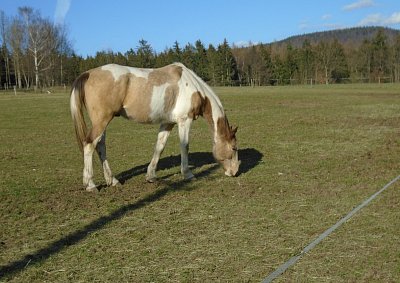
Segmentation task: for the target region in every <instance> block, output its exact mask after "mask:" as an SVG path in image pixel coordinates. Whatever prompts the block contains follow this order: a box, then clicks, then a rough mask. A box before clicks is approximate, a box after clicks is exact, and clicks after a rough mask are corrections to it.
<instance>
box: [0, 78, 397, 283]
mask: <svg viewBox="0 0 400 283" xmlns="http://www.w3.org/2000/svg"><path fill="white" fill-rule="evenodd" d="M216 92H217V93H218V94H219V96H220V97H221V100H222V103H223V105H224V106H225V109H226V112H227V115H228V118H229V120H230V122H231V124H236V125H238V126H239V131H238V135H237V136H238V142H239V147H240V152H239V157H240V159H242V169H241V174H240V176H239V177H237V178H228V177H225V176H224V175H223V171H222V169H221V168H219V167H218V166H217V165H216V164H215V163H214V162H213V160H212V156H211V153H210V151H211V136H210V132H209V129H208V127H207V125H206V123H205V122H204V120H202V119H199V120H198V121H196V122H195V123H194V124H193V129H192V132H191V143H190V152H191V155H190V156H189V159H190V162H189V163H190V164H192V167H193V172H194V173H195V175H196V177H197V179H196V180H194V181H192V182H183V181H182V180H181V176H180V168H179V145H178V137H177V129H174V130H173V134H172V135H171V137H170V140H169V142H168V145H167V148H166V150H165V152H164V154H163V159H162V160H161V162H160V167H161V168H160V170H159V171H158V176H159V177H160V180H159V181H158V182H156V183H154V184H149V183H146V182H145V176H144V175H145V170H146V169H145V168H146V166H147V163H148V162H149V161H150V158H151V156H152V153H153V146H154V142H155V140H156V133H157V129H158V126H145V125H138V124H135V123H129V122H127V121H125V120H123V119H121V118H116V119H114V120H113V121H112V123H111V124H110V126H109V128H108V132H107V139H108V141H107V143H108V148H107V149H108V157H109V161H110V165H111V168H112V169H113V171H114V172H115V174H116V175H117V177H119V178H120V179H121V180H122V181H123V182H124V184H123V186H121V187H117V188H107V187H103V188H102V189H101V191H100V193H98V194H93V193H87V192H85V191H84V189H83V187H82V185H81V182H82V181H81V179H82V166H83V164H82V160H81V154H80V152H79V150H78V147H77V144H76V141H75V137H74V135H73V129H72V122H71V118H70V114H69V95H68V94H67V93H62V92H60V93H52V94H18V95H17V96H14V95H13V94H12V93H11V92H10V93H3V92H0V106H1V111H0V160H2V162H1V165H0V172H1V178H0V282H6V281H7V282H8V281H10V282H66V281H69V282H220V281H222V282H260V281H261V280H262V279H264V278H265V277H266V276H267V275H268V274H269V273H271V272H272V271H274V270H275V269H276V268H277V267H278V266H279V265H280V264H282V263H283V262H285V261H286V260H287V259H288V258H290V257H291V256H293V255H295V254H297V253H298V252H299V251H301V250H302V249H303V248H304V246H306V245H307V244H308V243H309V242H310V241H312V240H314V239H315V238H316V237H317V236H318V235H319V234H321V233H322V232H323V231H325V230H326V229H327V228H329V227H330V226H332V225H333V224H334V223H336V222H337V221H338V220H339V219H341V218H342V217H343V216H344V215H346V214H347V213H348V212H349V211H350V210H352V209H353V208H354V207H355V206H357V205H358V204H359V203H361V202H362V201H364V200H365V199H366V198H367V197H369V196H370V195H372V194H373V193H374V192H376V191H377V190H378V189H380V188H382V187H383V186H384V185H385V184H386V183H388V182H389V181H390V180H392V179H393V178H394V177H396V176H397V175H399V173H400V85H393V84H387V85H370V84H364V85H336V86H316V87H309V86H308V87H266V88H216ZM95 181H97V183H98V184H104V180H103V177H102V172H101V170H100V164H99V161H98V160H97V158H96V159H95ZM399 189H400V183H396V184H394V185H393V186H392V187H391V188H389V189H388V190H387V191H386V192H385V193H383V194H382V195H380V196H379V197H378V198H377V199H376V200H375V201H373V202H372V203H371V204H370V205H369V206H367V207H366V208H365V209H363V210H361V211H360V212H359V213H358V214H357V215H355V216H354V217H353V218H352V219H351V220H350V221H348V222H347V223H346V224H345V225H343V226H342V227H341V228H340V229H338V230H337V231H336V232H335V233H333V234H332V235H330V236H329V237H328V238H327V239H326V240H325V241H323V242H322V243H321V244H320V245H318V246H317V247H316V248H315V249H313V250H312V251H311V252H310V253H309V254H306V255H305V256H304V257H303V258H302V259H301V260H300V261H299V262H298V263H297V264H296V265H295V266H293V267H292V268H290V269H289V270H288V271H287V272H285V273H284V274H283V275H282V276H281V277H279V278H278V280H277V282H347V281H352V282H353V281H364V282H371V281H374V282H399V281H400V248H399V242H400V225H399V219H400V209H399V207H400V190H399Z"/></svg>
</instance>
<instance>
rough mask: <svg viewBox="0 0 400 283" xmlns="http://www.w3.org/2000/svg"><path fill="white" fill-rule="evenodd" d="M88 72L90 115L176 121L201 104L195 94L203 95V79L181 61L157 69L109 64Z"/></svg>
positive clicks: (147, 120)
mask: <svg viewBox="0 0 400 283" xmlns="http://www.w3.org/2000/svg"><path fill="white" fill-rule="evenodd" d="M87 73H88V74H89V77H88V79H87V81H86V84H85V93H86V97H85V103H86V104H87V105H90V107H89V108H88V111H89V115H90V112H91V111H92V112H93V111H95V112H101V111H103V112H106V113H107V115H111V114H112V115H115V116H118V115H122V116H124V117H125V118H128V119H132V120H135V121H137V122H140V123H176V122H177V121H178V120H179V119H180V118H182V117H185V116H188V115H189V114H190V113H191V111H192V108H196V109H198V108H199V107H200V106H199V105H197V104H198V103H201V101H202V100H199V99H198V97H197V95H201V96H202V97H203V98H204V96H205V93H204V89H203V87H201V84H202V83H204V82H202V81H199V80H198V77H195V76H193V74H192V72H191V71H190V70H189V69H187V68H186V67H185V66H184V65H183V64H180V63H174V64H171V65H167V66H165V67H162V68H158V69H144V68H134V67H128V66H122V65H117V64H108V65H104V66H101V67H98V68H95V69H92V70H90V71H88V72H87ZM204 84H205V83H204ZM193 94H196V97H195V99H192V97H193ZM199 101H200V102H199ZM194 103H195V104H196V105H193V104H194ZM93 109H94V110H93ZM90 116H93V115H90Z"/></svg>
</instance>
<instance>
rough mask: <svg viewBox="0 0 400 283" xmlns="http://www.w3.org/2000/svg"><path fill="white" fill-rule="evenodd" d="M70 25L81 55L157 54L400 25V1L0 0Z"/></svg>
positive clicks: (6, 7) (3, 6) (12, 10)
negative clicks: (143, 46)
mask: <svg viewBox="0 0 400 283" xmlns="http://www.w3.org/2000/svg"><path fill="white" fill-rule="evenodd" d="M20 6H30V7H32V8H34V9H36V10H39V11H40V13H41V15H42V16H43V17H46V18H49V19H51V20H53V21H55V22H60V23H65V24H66V26H67V29H68V34H69V38H70V40H71V42H72V45H73V48H74V50H75V51H76V53H77V54H79V55H82V56H86V55H94V54H95V53H96V51H101V50H112V51H115V52H118V51H119V52H122V53H124V52H126V51H127V50H129V49H130V48H133V49H135V48H136V47H137V45H138V41H139V40H140V39H142V38H143V39H145V40H147V41H148V42H149V43H150V44H151V46H152V47H153V49H155V50H156V51H157V52H160V51H163V50H164V49H165V48H166V47H171V46H172V45H173V44H174V42H175V41H178V42H179V44H180V45H181V46H184V45H186V44H187V43H188V42H190V43H194V42H195V41H196V40H197V39H200V40H201V41H202V42H203V44H204V45H206V46H207V45H208V44H213V45H214V46H216V45H218V44H219V43H221V42H222V41H223V40H224V39H225V38H226V39H227V40H228V42H229V43H231V44H233V43H235V44H238V45H240V44H244V43H247V42H249V41H251V42H253V43H258V42H263V43H269V42H273V41H276V40H281V39H284V38H286V37H289V36H292V35H298V34H304V33H310V32H315V31H323V30H331V29H336V28H347V27H354V26H365V25H382V26H387V27H391V28H396V29H400V0H336V1H321V0H306V1H296V0H293V1H289V0H279V1H276V0H274V1H268V0H230V1H228V0H201V1H198V0H197V1H191V0H142V1H137V0H114V1H110V0H1V3H0V10H3V11H4V12H5V13H6V14H7V15H9V16H11V15H15V14H16V13H17V8H18V7H20Z"/></svg>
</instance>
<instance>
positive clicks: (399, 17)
mask: <svg viewBox="0 0 400 283" xmlns="http://www.w3.org/2000/svg"><path fill="white" fill-rule="evenodd" d="M398 24H400V12H396V13H393V14H392V15H391V16H390V17H385V16H383V15H382V14H371V15H368V16H366V17H365V18H364V19H362V20H361V21H360V22H359V23H358V25H360V26H367V25H384V26H387V25H398Z"/></svg>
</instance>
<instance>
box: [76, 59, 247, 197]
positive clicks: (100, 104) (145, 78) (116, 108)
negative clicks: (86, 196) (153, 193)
mask: <svg viewBox="0 0 400 283" xmlns="http://www.w3.org/2000/svg"><path fill="white" fill-rule="evenodd" d="M70 107H71V115H72V119H73V122H74V126H75V133H76V138H77V141H78V145H79V147H80V149H81V151H82V152H83V159H84V169H83V184H84V186H86V190H87V191H97V187H96V185H95V183H94V182H93V162H92V158H93V152H94V151H95V150H96V151H97V153H98V155H99V157H100V161H101V163H102V166H103V171H104V178H105V180H106V183H107V185H109V186H115V185H117V184H119V182H118V180H117V179H116V178H115V177H113V175H112V173H111V169H110V166H109V164H108V161H107V157H106V144H105V139H106V127H107V125H108V124H109V123H110V121H111V120H112V119H113V118H114V117H115V116H123V117H124V118H127V119H129V120H134V121H136V122H139V123H159V124H160V130H159V133H158V139H157V143H156V146H155V150H154V154H153V158H152V159H151V161H150V164H149V165H148V168H147V174H146V180H147V181H149V182H153V181H155V179H156V168H157V163H158V161H159V159H160V155H161V153H162V151H163V150H164V147H165V144H166V142H167V139H168V136H169V134H170V132H171V130H172V128H173V127H174V125H175V124H178V132H179V139H180V149H181V172H182V175H183V178H184V179H191V178H193V177H194V175H193V174H192V172H191V171H190V170H189V165H188V149H189V146H188V143H189V130H190V126H191V124H192V122H193V120H196V119H197V118H198V117H199V116H202V117H204V118H205V120H206V121H207V123H208V124H209V126H210V128H211V130H212V133H213V155H214V158H215V159H216V160H217V161H218V162H219V163H220V164H222V166H223V168H224V170H225V174H226V175H227V176H235V175H236V174H237V172H238V170H239V165H240V161H239V160H238V150H237V147H236V131H237V127H231V126H230V125H229V123H228V119H227V117H226V115H225V113H224V109H223V107H222V104H221V101H220V100H219V98H218V97H217V96H216V94H215V93H214V92H213V90H212V89H211V88H210V87H209V86H208V85H207V84H206V83H205V82H204V81H203V80H202V79H200V78H199V77H198V76H197V75H196V74H195V73H194V72H193V71H191V70H190V69H188V68H186V67H185V66H184V65H183V64H180V63H174V64H171V65H168V66H165V67H162V68H159V69H142V68H133V67H127V66H121V65H116V64H109V65H104V66H102V67H98V68H95V69H92V70H89V71H87V72H85V73H83V74H81V75H80V76H79V77H78V78H77V79H76V80H75V82H74V83H73V86H72V91H71V98H70ZM83 108H86V111H87V113H88V117H89V119H90V120H91V125H92V127H91V129H88V127H87V125H86V123H85V119H84V114H83Z"/></svg>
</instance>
